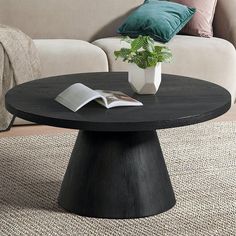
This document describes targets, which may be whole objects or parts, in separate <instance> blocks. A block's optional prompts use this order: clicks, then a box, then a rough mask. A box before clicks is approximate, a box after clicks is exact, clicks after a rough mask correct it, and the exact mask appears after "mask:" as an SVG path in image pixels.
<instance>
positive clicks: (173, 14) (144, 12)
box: [118, 0, 196, 43]
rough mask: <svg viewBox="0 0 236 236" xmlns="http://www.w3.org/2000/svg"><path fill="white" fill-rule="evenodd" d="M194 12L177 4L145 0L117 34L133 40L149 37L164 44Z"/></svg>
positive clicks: (158, 0)
mask: <svg viewBox="0 0 236 236" xmlns="http://www.w3.org/2000/svg"><path fill="white" fill-rule="evenodd" d="M195 11H196V10H195V9H194V8H191V7H187V6H185V5H182V4H178V3H173V2H168V1H160V0H146V1H145V2H144V4H142V5H141V6H140V7H139V8H137V9H136V10H134V11H133V12H132V13H131V14H130V15H129V16H128V18H127V19H126V21H125V22H124V23H123V24H122V25H121V26H120V28H119V29H118V33H120V34H121V35H125V36H130V37H133V38H134V37H137V36H138V35H149V36H150V37H152V38H153V39H154V40H156V41H161V42H164V43H166V42H168V41H169V40H170V39H171V38H172V37H174V36H175V35H176V34H177V33H178V32H179V31H180V30H181V29H182V28H183V27H184V26H185V25H186V24H187V23H188V21H189V20H190V19H191V18H192V16H193V15H194V13H195Z"/></svg>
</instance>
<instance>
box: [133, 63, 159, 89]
mask: <svg viewBox="0 0 236 236" xmlns="http://www.w3.org/2000/svg"><path fill="white" fill-rule="evenodd" d="M129 83H130V85H131V87H132V89H133V90H134V91H135V92H136V93H139V94H156V92H157V90H158V89H159V86H160V84H161V63H158V64H157V65H156V66H155V67H149V68H147V69H141V68H140V67H138V66H137V65H136V64H134V63H130V64H129Z"/></svg>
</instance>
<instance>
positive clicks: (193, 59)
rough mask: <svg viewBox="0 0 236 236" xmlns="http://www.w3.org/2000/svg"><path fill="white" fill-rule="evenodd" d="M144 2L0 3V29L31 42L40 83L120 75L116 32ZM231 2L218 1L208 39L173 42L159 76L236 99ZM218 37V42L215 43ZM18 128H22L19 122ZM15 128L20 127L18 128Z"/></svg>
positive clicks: (235, 24) (234, 4)
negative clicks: (204, 83)
mask: <svg viewBox="0 0 236 236" xmlns="http://www.w3.org/2000/svg"><path fill="white" fill-rule="evenodd" d="M142 2H143V0H129V1H128V0H119V1H111V0H100V1H94V0H86V1H84V0H40V1H39V0H21V1H18V0H0V23H1V24H7V25H10V26H14V27H18V28H20V29H21V30H22V31H24V32H25V33H26V34H28V35H30V36H31V37H32V38H33V39H34V40H35V44H36V47H37V49H38V51H39V54H40V58H41V64H42V75H43V77H47V76H53V75H59V74H66V73H79V72H94V71H109V70H110V71H125V70H127V65H126V64H125V63H122V62H120V61H115V60H114V56H113V51H114V50H116V49H117V48H119V47H120V46H121V44H120V43H121V42H120V38H119V36H117V34H116V29H117V28H118V26H119V25H120V24H121V23H122V22H123V20H124V19H125V17H126V16H127V15H128V14H129V13H130V12H131V11H132V10H133V9H135V8H136V7H137V6H139V5H140V4H142ZM235 10H236V0H218V4H217V8H216V14H215V19H214V35H215V36H216V37H213V38H210V39H208V38H199V37H192V36H183V35H177V36H175V37H174V38H173V39H172V40H171V41H170V42H169V43H168V46H169V47H170V48H171V49H172V51H173V54H174V61H173V63H171V64H165V65H163V72H164V73H170V74H178V75H185V76H190V77H195V78H199V79H203V80H208V81H211V82H214V83H217V84H219V85H221V86H223V87H225V88H226V89H228V91H229V92H230V93H231V95H232V99H233V101H234V100H235V97H236V51H235V47H234V46H235V45H236V18H235V16H234V15H235V13H234V12H235ZM217 37H218V38H217ZM20 123H22V122H20ZM18 124H19V122H18Z"/></svg>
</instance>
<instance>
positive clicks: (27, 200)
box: [0, 122, 236, 236]
mask: <svg viewBox="0 0 236 236" xmlns="http://www.w3.org/2000/svg"><path fill="white" fill-rule="evenodd" d="M76 135H77V134H76V132H72V133H66V134H59V135H56V136H55V135H53V136H52V135H51V136H50V135H47V136H43V135H42V136H28V137H13V138H1V139H0V236H5V235H8V236H9V235H31V236H33V235H46V236H47V235H55V236H56V235H59V236H60V235H107V236H110V235H115V236H119V235H135V236H138V235H147V236H152V235H160V236H169V235H171V236H179V235H186V236H191V235H196V236H201V235H202V236H208V235H209V236H213V235H217V236H228V235H230V236H231V235H236V123H234V122H225V123H210V122H208V123H204V124H200V125H193V126H189V127H183V128H178V129H169V130H161V131H159V137H160V141H161V144H162V148H163V152H164V156H165V159H166V163H167V167H168V169H169V173H170V177H171V180H172V184H173V187H174V190H175V193H176V198H177V204H176V206H175V207H174V208H172V209H171V210H169V211H167V212H165V213H162V214H160V215H157V216H154V217H147V218H143V219H132V220H106V219H94V218H85V217H80V216H77V215H74V214H70V213H67V212H65V211H64V210H62V209H61V208H60V207H58V205H57V195H58V191H59V188H60V184H61V181H62V178H63V174H64V172H65V170H66V166H67V163H68V159H69V155H70V153H71V150H72V148H73V145H74V141H75V138H76Z"/></svg>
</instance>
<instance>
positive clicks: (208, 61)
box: [93, 35, 236, 101]
mask: <svg viewBox="0 0 236 236" xmlns="http://www.w3.org/2000/svg"><path fill="white" fill-rule="evenodd" d="M120 39H121V38H120V37H112V38H104V39H99V40H96V41H94V42H93V43H94V44H95V45H97V46H98V47H100V48H102V49H103V50H104V51H105V52H106V54H107V57H108V61H109V67H110V71H127V70H128V65H127V63H125V62H123V61H121V60H115V57H114V54H113V52H114V51H115V50H117V49H119V48H120V47H124V46H125V44H126V43H125V42H123V41H121V40H120ZM165 45H166V46H168V47H169V48H171V50H172V53H173V61H172V62H171V63H167V64H162V65H163V66H162V69H163V73H167V74H176V75H183V76H188V77H193V78H198V79H203V80H207V81H210V82H213V83H216V84H218V85H221V86H223V87H224V88H226V89H227V90H228V91H229V92H230V93H231V95H232V100H233V101H234V100H235V95H236V51H235V48H234V46H233V45H232V44H231V43H229V42H228V41H226V40H223V39H219V38H214V37H213V38H200V37H193V36H185V35H176V36H175V37H174V38H173V39H172V40H171V41H170V42H169V43H167V44H165Z"/></svg>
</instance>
